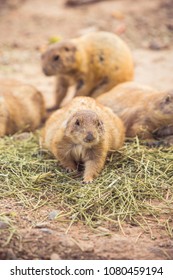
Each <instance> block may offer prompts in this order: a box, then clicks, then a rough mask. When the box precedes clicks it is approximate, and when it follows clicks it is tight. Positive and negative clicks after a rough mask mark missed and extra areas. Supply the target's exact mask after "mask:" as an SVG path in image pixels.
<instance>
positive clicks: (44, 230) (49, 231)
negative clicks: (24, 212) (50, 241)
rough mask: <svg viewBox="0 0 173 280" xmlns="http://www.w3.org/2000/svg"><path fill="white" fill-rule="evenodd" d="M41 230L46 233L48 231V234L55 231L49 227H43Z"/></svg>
mask: <svg viewBox="0 0 173 280" xmlns="http://www.w3.org/2000/svg"><path fill="white" fill-rule="evenodd" d="M40 230H41V231H42V232H44V233H47V234H52V233H53V230H51V229H49V228H41V229H40Z"/></svg>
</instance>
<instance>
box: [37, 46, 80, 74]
mask: <svg viewBox="0 0 173 280" xmlns="http://www.w3.org/2000/svg"><path fill="white" fill-rule="evenodd" d="M41 59H42V70H43V72H44V74H45V75H46V76H53V75H57V74H68V73H70V72H72V71H74V70H75V69H76V68H77V65H76V64H77V63H76V47H75V45H74V44H73V43H71V42H69V41H64V42H62V43H57V44H55V45H54V46H53V47H51V48H50V49H48V50H47V51H46V52H45V53H43V54H42V57H41Z"/></svg>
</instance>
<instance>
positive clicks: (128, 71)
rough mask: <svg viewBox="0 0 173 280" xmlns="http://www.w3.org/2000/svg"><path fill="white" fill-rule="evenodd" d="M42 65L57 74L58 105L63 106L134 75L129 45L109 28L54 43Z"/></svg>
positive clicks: (46, 73) (50, 73) (107, 88)
mask: <svg viewBox="0 0 173 280" xmlns="http://www.w3.org/2000/svg"><path fill="white" fill-rule="evenodd" d="M42 68H43V72H44V73H45V75H47V76H52V75H55V76H57V85H58V86H57V89H56V97H57V100H56V106H57V107H58V106H61V107H62V106H64V105H65V104H67V103H68V102H69V101H70V100H71V99H72V98H73V97H74V96H79V95H80V96H81V95H83V96H86V95H88V96H92V97H94V98H95V97H96V96H98V95H100V94H101V93H103V92H106V91H108V90H110V89H111V88H112V87H113V86H115V85H117V84H119V83H122V82H125V81H129V80H132V79H133V61H132V56H131V52H130V50H129V48H128V46H127V45H126V44H125V43H124V42H123V41H122V40H121V39H120V38H119V37H118V36H116V35H115V34H113V33H109V32H95V33H90V34H87V35H84V36H82V37H79V38H77V39H71V40H67V41H62V42H60V43H57V44H55V45H53V46H52V47H50V49H48V50H47V51H46V52H45V53H44V54H43V55H42ZM71 86H73V88H72V89H70V93H69V91H68V89H69V87H71ZM65 96H66V99H65V100H64V97H65ZM62 100H63V102H62ZM60 104H61V105H60Z"/></svg>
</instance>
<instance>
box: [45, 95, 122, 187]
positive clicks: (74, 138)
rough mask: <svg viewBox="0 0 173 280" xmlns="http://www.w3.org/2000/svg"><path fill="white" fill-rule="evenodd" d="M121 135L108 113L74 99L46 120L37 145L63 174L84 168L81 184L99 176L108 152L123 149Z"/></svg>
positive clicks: (90, 101) (119, 124) (89, 101)
mask: <svg viewBox="0 0 173 280" xmlns="http://www.w3.org/2000/svg"><path fill="white" fill-rule="evenodd" d="M124 134H125V133H124V125H123V123H122V121H121V120H120V119H119V118H118V117H117V116H116V115H115V114H114V113H113V112H112V110H110V109H109V108H106V107H104V106H102V105H100V104H98V103H97V102H96V101H95V100H94V99H92V98H90V97H76V98H74V99H73V100H72V101H71V102H70V103H69V104H68V105H67V106H65V107H63V108H62V109H59V110H57V111H55V112H54V113H53V114H52V115H51V116H50V118H49V119H48V120H47V122H46V125H45V128H44V129H43V133H42V139H41V143H42V146H44V147H45V148H47V149H48V150H49V151H51V152H52V154H53V155H54V156H55V158H56V159H57V160H58V161H59V163H60V164H61V165H62V166H63V167H64V168H65V169H66V170H67V171H73V170H76V169H77V167H78V164H80V163H82V164H84V182H86V183H89V182H92V180H93V179H94V178H96V177H97V176H98V174H99V173H100V172H101V170H102V168H103V166H104V163H105V160H106V156H107V154H108V152H109V151H111V150H117V149H119V148H120V147H121V146H122V145H123V142H124Z"/></svg>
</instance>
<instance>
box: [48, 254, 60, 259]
mask: <svg viewBox="0 0 173 280" xmlns="http://www.w3.org/2000/svg"><path fill="white" fill-rule="evenodd" d="M50 259H51V260H61V258H60V256H59V255H58V254H57V253H52V254H51V256H50Z"/></svg>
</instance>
